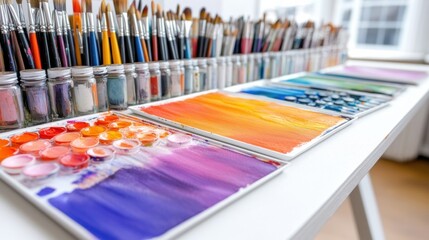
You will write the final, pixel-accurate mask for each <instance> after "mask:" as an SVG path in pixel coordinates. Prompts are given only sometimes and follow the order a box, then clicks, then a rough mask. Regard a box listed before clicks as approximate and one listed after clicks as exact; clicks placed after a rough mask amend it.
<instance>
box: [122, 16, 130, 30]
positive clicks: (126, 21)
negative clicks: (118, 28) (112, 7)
mask: <svg viewBox="0 0 429 240" xmlns="http://www.w3.org/2000/svg"><path fill="white" fill-rule="evenodd" d="M122 21H123V24H124V36H130V28H129V26H128V16H127V13H122Z"/></svg>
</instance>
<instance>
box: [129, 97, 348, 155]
mask: <svg viewBox="0 0 429 240" xmlns="http://www.w3.org/2000/svg"><path fill="white" fill-rule="evenodd" d="M130 109H131V110H132V111H134V112H135V113H137V114H140V115H143V116H145V117H148V118H151V119H152V120H157V121H161V122H164V123H166V124H170V125H172V126H174V127H179V128H183V129H185V130H188V131H191V132H194V133H198V134H203V135H204V136H207V137H211V138H214V139H216V140H220V141H224V142H228V143H231V144H235V145H237V146H239V147H243V148H246V149H248V150H253V151H255V152H258V153H262V154H266V155H269V156H272V157H277V158H281V159H284V160H290V159H291V158H293V157H294V156H296V155H297V154H299V153H301V152H302V151H304V150H305V149H308V148H309V147H310V146H311V145H312V144H315V143H316V142H318V141H320V140H322V138H323V137H326V136H327V133H332V132H333V131H334V129H335V130H336V129H339V128H340V127H344V126H345V125H346V124H347V123H348V122H349V120H350V118H347V117H343V116H341V115H335V114H327V113H323V112H321V111H318V110H307V109H302V108H298V107H296V106H290V105H288V104H287V103H277V102H273V101H269V100H261V99H259V98H258V97H257V96H251V95H246V96H244V94H241V95H240V94H232V93H226V92H218V91H212V92H209V93H204V94H197V95H194V96H190V97H189V96H188V97H185V98H182V99H180V100H177V99H173V100H170V101H164V102H159V103H154V104H149V105H145V106H141V107H139V106H136V107H132V108H130Z"/></svg>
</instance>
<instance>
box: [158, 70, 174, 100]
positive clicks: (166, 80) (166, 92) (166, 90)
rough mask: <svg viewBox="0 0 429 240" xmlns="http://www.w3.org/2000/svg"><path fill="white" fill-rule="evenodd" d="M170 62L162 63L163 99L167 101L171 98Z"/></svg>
mask: <svg viewBox="0 0 429 240" xmlns="http://www.w3.org/2000/svg"><path fill="white" fill-rule="evenodd" d="M169 65H170V64H169V63H168V62H160V63H159V70H160V71H161V99H167V98H170V96H171V71H170V69H169Z"/></svg>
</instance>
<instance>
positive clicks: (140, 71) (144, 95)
mask: <svg viewBox="0 0 429 240" xmlns="http://www.w3.org/2000/svg"><path fill="white" fill-rule="evenodd" d="M136 74H137V78H136V99H137V103H138V104H142V103H147V102H150V90H151V89H150V73H149V65H148V64H147V63H136Z"/></svg>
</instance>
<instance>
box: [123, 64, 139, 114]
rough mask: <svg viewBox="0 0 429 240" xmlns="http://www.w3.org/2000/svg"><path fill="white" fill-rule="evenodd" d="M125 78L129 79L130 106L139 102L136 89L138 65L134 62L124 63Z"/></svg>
mask: <svg viewBox="0 0 429 240" xmlns="http://www.w3.org/2000/svg"><path fill="white" fill-rule="evenodd" d="M124 70H125V78H126V79H127V103H128V106H130V105H136V104H137V91H136V78H137V75H136V67H135V65H134V63H127V64H124Z"/></svg>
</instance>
